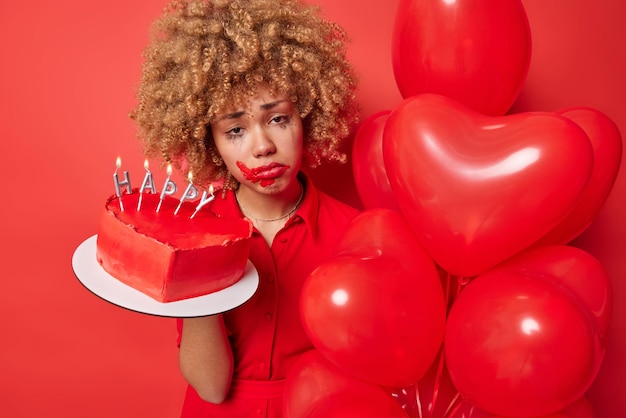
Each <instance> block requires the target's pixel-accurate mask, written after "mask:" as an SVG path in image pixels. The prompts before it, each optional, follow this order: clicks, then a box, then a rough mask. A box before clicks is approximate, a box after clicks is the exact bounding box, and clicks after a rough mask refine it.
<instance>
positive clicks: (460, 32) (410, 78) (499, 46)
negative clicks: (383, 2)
mask: <svg viewBox="0 0 626 418" xmlns="http://www.w3.org/2000/svg"><path fill="white" fill-rule="evenodd" d="M531 43H532V42H531V34H530V27H529V24H528V18H527V16H526V11H525V10H524V6H523V4H522V2H521V1H519V0H507V1H502V0H455V1H450V0H401V1H400V3H399V5H398V10H397V12H396V20H395V24H394V28H393V37H392V50H391V51H392V61H393V71H394V75H395V78H396V83H397V85H398V89H399V90H400V93H401V94H402V96H403V97H404V98H408V97H410V96H413V95H416V94H421V93H435V94H441V95H444V96H447V97H450V98H452V99H455V100H457V101H459V102H461V103H463V104H464V105H466V106H468V107H470V108H472V109H474V110H476V111H477V112H480V113H484V114H486V115H490V116H496V115H503V114H504V113H506V111H507V110H508V109H509V107H511V105H512V104H513V102H514V101H515V100H516V99H517V96H518V95H519V92H520V90H521V88H522V86H523V84H524V81H525V80H526V75H527V73H528V68H529V65H530V56H531Z"/></svg>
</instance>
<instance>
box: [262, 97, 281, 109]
mask: <svg viewBox="0 0 626 418" xmlns="http://www.w3.org/2000/svg"><path fill="white" fill-rule="evenodd" d="M286 101H287V100H285V99H280V100H276V101H275V102H270V103H263V104H262V105H261V106H260V107H261V109H262V110H269V109H272V108H273V107H276V106H278V105H279V104H281V103H283V102H286Z"/></svg>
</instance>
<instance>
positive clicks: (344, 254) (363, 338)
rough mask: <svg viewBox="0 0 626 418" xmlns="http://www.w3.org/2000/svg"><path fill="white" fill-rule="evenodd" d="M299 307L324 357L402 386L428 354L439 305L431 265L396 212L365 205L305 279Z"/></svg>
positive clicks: (439, 327) (439, 319) (439, 335)
mask: <svg viewBox="0 0 626 418" xmlns="http://www.w3.org/2000/svg"><path fill="white" fill-rule="evenodd" d="M301 313H302V320H303V323H304V327H305V330H306V331H307V334H308V335H309V337H310V338H311V341H312V342H313V345H314V346H315V347H316V348H317V349H318V350H319V351H320V352H321V353H322V354H323V355H324V357H326V358H328V359H329V360H330V361H331V362H333V363H334V364H336V365H337V366H339V367H340V368H341V369H343V370H344V371H346V372H348V373H349V374H350V375H352V376H355V377H358V378H361V379H363V380H366V381H369V382H372V383H375V384H379V385H383V386H387V387H404V386H408V385H410V384H412V383H414V382H416V381H417V380H418V379H419V378H420V377H421V376H422V375H423V374H424V373H426V371H427V370H428V368H429V366H430V364H431V363H432V362H433V360H434V359H435V357H436V355H437V352H438V351H439V348H440V346H441V342H442V340H443V332H444V327H445V314H446V309H445V304H444V297H443V290H442V288H441V283H440V281H439V276H438V273H437V269H436V268H435V264H434V262H433V260H432V259H431V258H430V257H429V256H428V255H427V254H426V253H425V252H424V250H423V249H422V248H421V247H420V246H419V244H418V243H417V240H416V239H415V238H414V237H413V235H412V234H411V232H410V229H409V228H408V225H407V224H406V222H405V221H404V219H403V218H402V216H401V215H400V214H399V212H397V211H392V210H388V209H371V210H367V211H364V212H362V213H361V214H360V215H359V216H358V217H357V218H355V219H354V221H353V222H352V224H351V225H350V227H349V229H348V231H347V233H346V236H345V238H344V239H343V240H342V241H341V242H340V244H339V249H338V252H337V254H336V255H335V256H334V257H332V258H331V259H330V260H328V261H327V262H325V263H324V264H322V265H321V266H319V267H318V268H317V269H315V270H314V271H313V272H312V273H311V275H310V276H309V277H308V278H307V280H306V281H305V283H304V286H303V289H302V296H301Z"/></svg>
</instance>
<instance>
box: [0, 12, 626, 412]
mask: <svg viewBox="0 0 626 418" xmlns="http://www.w3.org/2000/svg"><path fill="white" fill-rule="evenodd" d="M164 3H165V0H159V1H148V0H136V1H130V2H129V1H123V0H109V1H107V2H85V1H78V0H60V1H56V2H47V1H43V0H34V1H30V2H2V3H1V4H0V52H1V55H0V60H1V66H0V68H1V71H0V92H1V94H0V140H1V141H2V145H3V147H2V148H3V150H4V151H3V158H2V159H1V160H0V173H1V174H0V175H2V177H3V178H2V180H1V181H0V184H1V185H2V192H3V193H2V196H3V197H2V204H1V205H0V232H1V235H0V236H1V241H0V242H2V251H0V254H1V255H0V263H1V270H0V271H2V279H1V280H2V287H1V291H0V332H1V335H2V337H1V338H2V340H1V343H0V376H1V377H0V416H5V417H40V416H47V417H64V418H71V417H85V416H89V417H92V418H98V417H118V418H125V417H128V418H130V417H138V416H150V417H153V418H159V417H163V418H165V417H174V416H177V415H178V411H179V408H180V404H181V400H182V395H183V387H184V385H183V381H182V379H181V378H180V376H179V374H178V370H177V360H176V347H175V336H176V335H175V329H174V324H173V322H172V320H171V319H167V318H157V317H150V316H145V315H141V314H136V313H133V312H129V311H125V310H123V309H120V308H117V307H115V306H112V305H110V304H109V303H107V302H104V301H102V300H100V299H99V298H97V297H96V296H94V295H92V294H91V293H89V292H88V291H87V290H86V289H85V288H83V287H82V286H81V284H80V283H79V282H78V281H77V280H76V279H75V277H74V275H73V273H72V269H71V256H72V253H73V251H74V249H75V248H76V246H77V245H78V244H80V243H81V242H82V241H83V240H84V239H86V238H87V237H89V236H91V235H93V234H94V233H95V232H96V227H97V219H98V215H99V211H100V209H101V207H102V204H103V201H104V199H105V197H106V196H107V195H109V194H110V193H112V192H113V185H112V182H111V174H112V171H113V169H114V162H115V157H116V156H117V155H118V154H119V155H122V157H123V162H124V166H125V168H126V169H128V170H130V171H131V173H132V172H133V171H134V172H136V173H140V172H141V170H142V163H143V158H142V157H141V154H140V150H139V147H138V144H137V142H136V141H135V136H134V130H133V126H132V124H131V122H130V121H129V120H128V118H127V117H126V114H127V111H128V110H129V109H130V108H131V106H132V104H133V100H134V90H135V86H136V83H137V79H138V73H139V65H140V51H141V49H142V47H143V45H144V44H145V42H146V39H147V28H148V24H149V22H150V21H151V20H152V19H153V18H154V17H156V16H157V15H158V14H159V12H160V9H161V7H162V6H163V4H164ZM318 3H319V4H321V5H322V7H323V10H324V13H325V14H326V15H327V16H328V17H330V18H331V19H334V20H336V21H338V22H339V23H341V24H342V25H343V26H344V27H345V28H346V29H347V31H348V32H349V33H350V35H351V37H352V38H353V44H352V46H351V49H350V55H351V57H352V59H353V62H354V63H355V64H356V66H357V67H358V69H359V71H360V73H361V80H362V83H361V92H360V99H361V103H362V106H363V116H364V117H367V116H368V115H370V114H372V113H374V112H376V111H378V110H382V109H387V108H391V107H393V106H394V105H395V104H397V103H398V101H399V100H400V96H399V93H398V92H397V89H396V86H395V82H394V79H393V73H392V69H391V57H390V40H391V30H392V25H393V15H394V13H395V6H396V4H397V0H391V1H386V2H362V1H358V0H344V1H340V2H336V1H332V0H320V1H319V2H318ZM524 4H525V6H526V9H527V12H528V16H529V20H530V25H531V29H532V36H533V55H532V62H531V67H530V71H529V76H528V80H527V82H526V85H525V87H524V89H523V91H522V93H521V95H520V98H519V100H518V101H517V103H516V104H515V105H514V108H513V109H512V111H514V112H522V111H529V110H556V109H560V108H564V107H569V106H591V107H594V108H596V109H598V110H601V111H603V112H605V113H606V114H607V115H609V116H610V117H611V118H613V120H615V121H616V122H617V124H618V125H619V127H620V129H621V130H622V132H623V133H626V103H625V97H626V79H625V78H624V77H623V74H626V46H624V43H623V39H624V35H623V32H622V30H623V27H624V25H625V24H626V3H624V2H622V1H621V0H605V1H603V2H588V1H580V0H574V1H572V0H551V1H548V2H546V1H538V0H525V1H524ZM334 176H342V178H343V179H344V180H342V181H336V179H335V178H333V177H334ZM315 177H316V179H317V180H318V182H319V183H320V185H321V186H322V188H324V189H326V190H327V191H329V192H330V193H331V194H334V195H336V196H338V197H340V198H342V199H344V200H346V201H349V202H352V203H356V204H358V198H357V195H356V193H355V191H354V186H353V181H352V180H351V171H350V167H349V166H345V167H332V168H331V169H330V170H329V171H328V172H327V173H325V174H322V173H316V174H315ZM331 179H332V181H331ZM625 209H626V174H625V173H624V171H622V173H621V174H620V176H619V177H618V180H617V183H616V185H615V187H614V189H613V193H612V194H611V196H610V197H609V199H608V201H607V203H606V205H605V207H604V208H603V209H602V211H601V212H600V213H599V215H598V218H597V220H596V221H595V223H594V224H593V225H592V227H591V228H590V229H589V230H588V231H587V232H585V233H584V234H583V235H582V236H581V237H580V238H579V239H578V240H577V241H576V245H577V246H579V247H581V248H583V249H585V250H587V251H588V252H590V253H591V254H593V255H594V256H596V257H597V258H598V259H599V260H600V261H601V262H602V263H603V264H604V266H605V267H606V269H607V271H608V273H609V274H610V276H611V279H612V283H613V289H614V298H615V309H614V315H613V322H612V327H611V330H610V334H609V341H608V349H607V353H606V359H605V362H604V365H603V367H602V369H601V371H600V374H599V376H598V377H597V379H596V381H595V383H594V385H593V386H592V387H591V389H590V391H589V394H588V395H589V398H590V399H591V401H592V403H593V404H594V407H595V409H596V412H597V414H598V417H600V418H618V417H622V416H623V411H624V410H626V398H624V397H623V393H624V392H625V391H626V380H624V379H623V378H622V376H623V375H624V373H626V360H625V358H626V355H625V354H626V324H625V322H626V285H625V281H624V280H623V276H624V274H625V273H626V257H624V254H625V246H626V239H625V237H626V232H625V228H626V221H624V217H623V216H621V215H622V214H623V213H624V211H625Z"/></svg>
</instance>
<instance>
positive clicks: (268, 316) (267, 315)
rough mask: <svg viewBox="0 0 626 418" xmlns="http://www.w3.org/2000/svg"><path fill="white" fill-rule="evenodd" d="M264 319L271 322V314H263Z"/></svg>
mask: <svg viewBox="0 0 626 418" xmlns="http://www.w3.org/2000/svg"><path fill="white" fill-rule="evenodd" d="M265 319H266V320H267V321H271V320H272V314H271V313H269V312H267V313H266V314H265Z"/></svg>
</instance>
